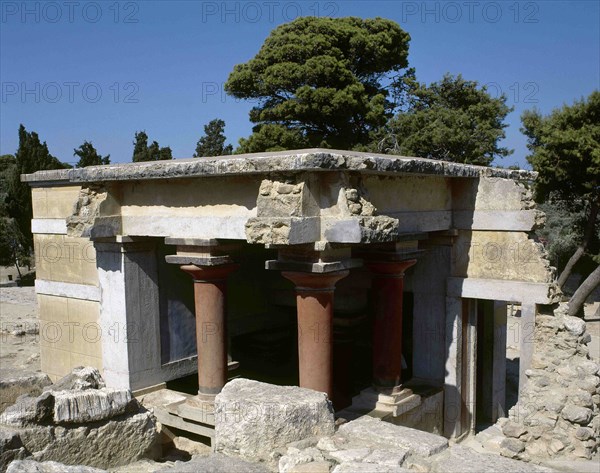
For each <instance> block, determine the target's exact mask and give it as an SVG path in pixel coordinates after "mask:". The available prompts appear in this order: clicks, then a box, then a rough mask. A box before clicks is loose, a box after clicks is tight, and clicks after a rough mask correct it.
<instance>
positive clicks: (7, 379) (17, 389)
mask: <svg viewBox="0 0 600 473" xmlns="http://www.w3.org/2000/svg"><path fill="white" fill-rule="evenodd" d="M50 384H52V381H50V378H49V377H48V375H47V374H45V373H27V372H23V373H22V372H18V371H16V370H4V369H1V370H0V413H1V412H3V411H4V410H5V409H6V408H7V407H8V406H10V405H12V404H14V403H15V401H16V400H17V398H18V397H19V396H22V395H23V394H27V395H29V396H32V397H33V396H38V395H39V394H41V392H42V390H43V389H44V388H45V387H46V386H48V385H50Z"/></svg>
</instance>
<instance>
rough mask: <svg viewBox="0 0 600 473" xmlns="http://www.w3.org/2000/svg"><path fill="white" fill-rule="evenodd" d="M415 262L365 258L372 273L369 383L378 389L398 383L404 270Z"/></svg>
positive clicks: (400, 356) (390, 387) (400, 368)
mask: <svg viewBox="0 0 600 473" xmlns="http://www.w3.org/2000/svg"><path fill="white" fill-rule="evenodd" d="M416 262H417V260H414V259H412V260H407V261H392V262H376V261H370V262H369V261H367V262H366V265H367V266H368V267H369V269H370V270H371V272H372V273H373V289H372V290H373V305H374V309H375V314H374V315H375V317H374V324H373V384H374V386H375V388H378V389H379V390H393V388H395V387H397V386H399V385H400V374H401V372H402V291H403V289H404V271H405V270H406V269H407V268H409V267H410V266H412V265H413V264H415V263H416Z"/></svg>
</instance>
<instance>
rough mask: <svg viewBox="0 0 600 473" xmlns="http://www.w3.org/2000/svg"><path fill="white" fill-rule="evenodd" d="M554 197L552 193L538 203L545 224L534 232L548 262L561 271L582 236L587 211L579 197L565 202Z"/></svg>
mask: <svg viewBox="0 0 600 473" xmlns="http://www.w3.org/2000/svg"><path fill="white" fill-rule="evenodd" d="M556 197H557V196H556V194H552V195H551V196H550V197H549V198H548V199H547V200H546V202H543V203H541V204H539V205H538V208H539V209H540V210H541V211H543V212H544V213H545V214H546V224H545V225H544V226H543V227H542V228H540V229H538V230H537V232H536V233H537V234H538V236H539V237H540V239H541V240H542V241H544V242H545V246H546V250H547V251H548V257H549V259H550V264H551V265H552V266H555V267H556V268H557V269H558V271H559V272H561V271H562V270H563V268H564V267H565V265H566V264H567V261H568V260H569V258H570V257H571V255H572V254H573V253H574V252H575V250H576V249H577V246H578V245H579V242H580V241H581V239H582V237H583V228H584V226H585V221H586V215H587V211H586V208H585V205H583V203H582V201H581V200H580V199H579V200H578V201H577V202H566V201H563V200H560V199H557V198H556ZM596 244H597V239H596ZM592 246H594V245H592Z"/></svg>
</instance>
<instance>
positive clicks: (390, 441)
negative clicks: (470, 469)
mask: <svg viewBox="0 0 600 473" xmlns="http://www.w3.org/2000/svg"><path fill="white" fill-rule="evenodd" d="M339 432H340V433H341V434H343V435H344V436H346V437H348V439H349V440H350V441H352V440H362V441H367V442H371V443H375V444H379V445H381V446H385V447H391V448H402V449H408V451H409V454H416V455H420V456H424V457H429V456H431V455H435V454H436V453H439V452H441V451H443V450H444V449H446V448H447V447H448V440H447V439H445V438H444V437H441V436H439V435H434V434H430V433H427V432H422V431H420V430H415V429H410V428H408V427H402V426H399V425H393V424H390V423H388V422H383V421H381V420H380V419H376V418H373V417H368V416H364V417H361V418H359V419H356V420H353V421H351V422H348V423H347V424H343V425H342V426H340V428H339Z"/></svg>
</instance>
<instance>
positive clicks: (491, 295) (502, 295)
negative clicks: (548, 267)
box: [447, 277, 560, 304]
mask: <svg viewBox="0 0 600 473" xmlns="http://www.w3.org/2000/svg"><path fill="white" fill-rule="evenodd" d="M559 294H560V291H559V290H558V288H557V286H556V285H555V284H553V283H535V282H527V281H513V280H504V279H481V278H455V277H451V278H448V280H447V295H448V296H449V297H462V298H469V299H488V300H498V301H507V302H523V303H529V304H553V303H555V302H558V298H559Z"/></svg>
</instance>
